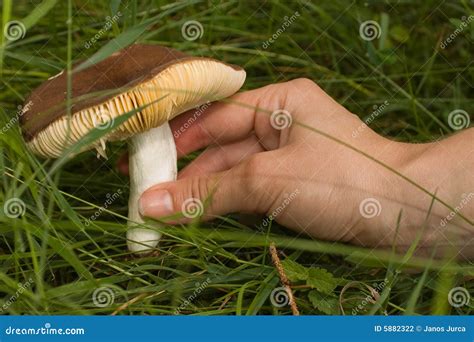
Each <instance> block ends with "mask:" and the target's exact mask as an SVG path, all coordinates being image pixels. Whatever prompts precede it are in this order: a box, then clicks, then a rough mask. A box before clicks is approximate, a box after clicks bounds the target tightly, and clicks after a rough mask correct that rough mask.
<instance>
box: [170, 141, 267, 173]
mask: <svg viewBox="0 0 474 342" xmlns="http://www.w3.org/2000/svg"><path fill="white" fill-rule="evenodd" d="M262 151H263V147H262V145H260V143H259V142H258V140H257V137H256V136H255V135H251V136H250V137H248V138H247V139H245V140H243V141H239V142H236V143H233V144H228V145H224V146H213V147H210V148H208V149H207V150H205V151H204V152H203V153H201V155H199V157H197V158H196V159H195V160H194V161H193V162H191V164H189V165H188V166H186V167H185V168H184V169H183V170H182V171H181V172H180V173H179V174H178V179H181V178H186V177H195V176H202V175H206V174H209V173H214V172H219V171H225V170H228V169H230V168H232V167H234V166H235V165H237V164H238V163H240V162H242V161H243V160H245V159H247V158H249V157H250V156H252V155H254V154H255V153H259V152H262Z"/></svg>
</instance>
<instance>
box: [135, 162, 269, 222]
mask: <svg viewBox="0 0 474 342" xmlns="http://www.w3.org/2000/svg"><path fill="white" fill-rule="evenodd" d="M257 156H259V155H255V156H254V157H251V158H249V159H248V160H246V161H245V162H243V163H241V164H239V165H237V166H235V167H234V168H232V169H231V170H228V171H223V172H219V173H214V174H208V175H201V176H195V177H187V178H181V179H179V180H177V181H175V182H168V183H162V184H159V185H156V186H154V187H152V188H150V189H148V190H147V191H145V192H144V193H143V195H142V196H141V198H140V212H141V214H142V215H143V216H146V217H151V218H156V219H164V220H166V218H167V217H169V216H171V215H177V214H178V215H179V214H180V213H181V214H182V217H184V219H183V220H184V221H187V220H190V219H193V218H196V217H197V216H201V215H202V216H203V217H204V218H212V217H215V216H216V215H224V214H227V213H231V212H254V213H264V212H266V211H267V210H268V206H269V205H270V203H271V202H272V201H271V199H269V198H268V197H269V196H270V194H269V193H268V192H267V191H266V188H267V187H266V185H265V183H267V180H266V178H265V177H258V176H257V174H258V172H256V170H258V167H259V166H258V165H259V164H260V162H259V161H258V160H259V158H258V157H257ZM172 221H173V222H176V217H174V219H172ZM179 221H182V220H179Z"/></svg>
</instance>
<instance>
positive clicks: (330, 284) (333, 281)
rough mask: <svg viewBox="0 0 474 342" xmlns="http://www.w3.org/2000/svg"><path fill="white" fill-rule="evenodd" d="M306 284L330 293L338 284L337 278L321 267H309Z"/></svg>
mask: <svg viewBox="0 0 474 342" xmlns="http://www.w3.org/2000/svg"><path fill="white" fill-rule="evenodd" d="M306 284H308V285H309V286H311V287H312V288H315V289H317V290H319V291H321V292H322V293H326V294H331V293H332V292H333V291H334V289H335V288H336V286H337V285H338V284H339V281H338V280H337V278H334V276H333V275H332V274H331V273H329V272H328V271H327V270H325V269H323V268H319V267H316V268H310V269H309V271H308V279H307V280H306Z"/></svg>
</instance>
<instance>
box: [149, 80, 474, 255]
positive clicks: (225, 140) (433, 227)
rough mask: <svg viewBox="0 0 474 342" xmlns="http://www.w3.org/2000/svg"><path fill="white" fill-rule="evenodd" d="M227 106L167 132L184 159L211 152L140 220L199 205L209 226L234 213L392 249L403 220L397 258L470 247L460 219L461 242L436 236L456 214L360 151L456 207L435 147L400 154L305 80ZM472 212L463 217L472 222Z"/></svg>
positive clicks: (158, 194) (154, 196)
mask: <svg viewBox="0 0 474 342" xmlns="http://www.w3.org/2000/svg"><path fill="white" fill-rule="evenodd" d="M230 101H231V102H226V103H213V104H211V105H210V107H209V108H208V109H206V110H205V112H204V113H203V114H202V115H199V116H198V117H196V114H195V111H190V112H188V113H185V114H183V115H181V116H179V117H177V118H176V119H174V120H173V121H172V122H171V128H172V130H173V131H174V132H175V138H176V139H175V140H176V145H177V149H178V156H184V155H186V154H188V153H190V152H193V151H196V150H199V149H202V148H204V147H208V148H207V149H206V150H205V151H204V152H203V153H201V155H200V156H199V157H197V158H196V159H195V160H194V161H193V162H192V163H190V164H189V165H188V166H187V167H186V168H184V169H183V170H182V171H181V172H180V173H179V176H178V180H177V181H176V182H169V183H163V184H159V185H157V186H154V187H152V188H150V189H149V190H147V191H146V192H145V193H144V194H143V195H142V197H141V200H140V205H141V210H142V215H144V216H148V217H152V218H163V217H165V216H169V215H171V214H173V213H178V212H181V211H182V206H183V203H184V201H186V200H187V199H190V198H195V199H199V200H200V201H202V202H203V203H205V202H206V203H207V202H209V205H208V206H207V207H206V210H205V218H208V219H209V218H213V217H215V216H216V215H224V214H227V213H231V212H249V213H260V214H266V215H269V216H270V217H272V219H274V220H276V221H277V222H278V223H280V224H282V225H284V226H286V227H289V228H292V229H294V230H296V231H299V232H304V233H306V234H309V235H311V236H313V237H316V238H319V239H324V240H332V241H345V242H351V243H354V244H358V245H363V246H371V247H388V246H391V245H392V243H393V242H394V238H395V231H396V227H397V221H398V219H399V216H400V222H399V229H398V234H397V239H396V242H395V245H396V246H397V248H400V249H406V248H408V247H409V246H410V244H411V243H412V242H413V241H414V239H415V238H416V237H417V235H418V234H419V233H420V232H422V234H421V240H420V246H421V247H420V248H421V250H422V251H423V250H425V251H426V252H429V253H431V252H430V251H431V247H432V246H434V245H435V244H440V245H446V244H455V245H456V244H457V248H458V249H459V251H460V250H461V249H462V247H463V245H462V244H463V242H460V241H462V240H464V243H465V240H466V238H465V236H466V234H467V235H468V236H471V237H472V225H469V224H466V222H464V221H463V220H459V219H458V218H457V217H456V218H455V219H453V220H452V221H450V222H449V223H450V224H451V223H452V224H454V225H455V226H456V227H457V228H459V230H460V232H458V233H457V235H456V234H455V236H454V237H453V236H452V235H450V236H449V237H448V235H447V234H446V231H444V232H439V229H438V228H439V226H440V222H441V220H442V219H443V218H444V217H446V216H447V215H448V214H449V213H450V209H448V208H446V207H445V206H444V205H442V204H440V203H439V202H437V201H435V203H434V205H433V208H431V210H430V204H431V202H432V200H433V199H432V197H431V196H430V195H428V194H426V193H425V192H423V191H422V190H420V189H419V188H417V187H416V186H414V185H413V184H410V183H409V182H407V181H406V180H404V179H403V178H401V177H400V176H399V175H397V174H395V173H394V172H393V171H392V170H390V169H388V168H387V167H384V166H382V165H380V164H379V163H377V162H375V161H373V160H371V159H369V158H367V156H364V155H363V154H361V153H360V152H358V151H356V150H359V151H361V152H363V153H365V154H367V155H369V156H371V157H372V158H374V159H376V160H378V161H380V162H381V163H383V164H385V165H386V166H388V167H389V168H392V169H394V170H396V171H398V172H400V173H401V174H403V175H405V176H407V177H409V178H414V179H413V180H414V181H415V182H418V184H420V185H421V186H423V187H425V188H426V189H427V190H428V191H430V192H435V191H437V193H436V195H437V196H438V197H440V198H443V199H444V200H446V202H448V203H450V204H452V205H453V206H456V204H457V203H459V201H460V200H461V193H463V192H467V191H462V190H461V189H460V188H459V189H458V188H457V187H454V186H452V185H450V184H449V183H447V182H444V183H440V182H439V178H438V177H442V176H443V174H444V171H442V170H441V171H440V170H436V169H434V170H433V171H431V172H432V173H433V174H427V172H428V171H430V170H431V169H432V168H431V166H433V164H436V163H438V162H439V160H437V157H436V155H438V154H439V153H438V152H439V151H437V150H436V146H435V145H436V144H435V145H433V144H403V143H399V142H395V141H392V140H389V139H386V138H384V137H381V136H379V135H378V134H376V133H375V132H373V131H372V130H371V129H370V128H369V127H367V126H366V125H365V124H364V123H363V122H362V121H361V120H360V119H359V118H358V117H357V116H356V115H354V114H352V113H350V112H349V111H347V110H346V109H345V108H344V107H342V106H341V105H339V104H338V103H337V102H335V101H334V100H333V99H332V98H331V97H330V96H328V95H327V94H326V93H325V92H324V91H323V90H321V89H320V88H319V87H318V86H317V85H316V84H315V83H313V82H312V81H310V80H307V79H297V80H294V81H290V82H287V83H282V84H274V85H269V86H266V87H263V88H260V89H256V90H252V91H248V92H244V93H240V94H237V95H235V96H233V97H232V98H231V99H230ZM276 110H284V111H285V112H283V113H286V114H281V116H280V119H281V120H280V121H279V120H278V119H275V117H273V119H272V117H271V113H272V112H274V111H276ZM280 113H282V112H280ZM288 114H289V115H290V117H291V120H292V123H291V125H289V127H287V128H284V129H282V130H280V129H276V128H279V127H278V125H279V124H282V125H284V124H285V122H286V121H285V119H290V117H288V116H285V115H288ZM275 115H276V114H275ZM194 120H195V121H194ZM190 122H192V123H190ZM312 128H314V129H316V130H317V132H316V131H314V129H312ZM321 132H322V133H323V134H321ZM178 133H179V134H178ZM329 137H332V138H333V139H330V138H329ZM336 140H338V141H336ZM447 140H449V139H447ZM471 140H472V138H471ZM341 141H342V142H344V143H346V144H347V145H350V146H352V147H353V148H350V147H349V146H347V145H344V144H341ZM451 144H452V142H451ZM354 149H356V150H354ZM446 158H448V157H446ZM434 171H436V172H434ZM446 172H447V173H448V174H449V172H451V173H452V171H446ZM451 176H453V175H452V174H451ZM471 189H472V188H471ZM473 197H474V194H473ZM473 205H474V201H473V203H472V205H469V206H466V207H465V208H463V210H462V211H463V212H469V213H472V208H473ZM428 212H429V215H428ZM427 216H429V218H428V220H427V219H426V218H427ZM425 221H426V223H427V228H425V230H424V231H422V228H423V226H424V224H425ZM466 230H467V233H466ZM459 251H457V252H459ZM457 252H456V253H457Z"/></svg>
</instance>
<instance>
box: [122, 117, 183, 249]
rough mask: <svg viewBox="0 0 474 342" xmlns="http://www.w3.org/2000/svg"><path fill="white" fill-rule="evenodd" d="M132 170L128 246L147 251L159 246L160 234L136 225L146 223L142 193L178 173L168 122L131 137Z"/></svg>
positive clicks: (171, 179) (130, 169) (130, 167)
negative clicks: (141, 207)
mask: <svg viewBox="0 0 474 342" xmlns="http://www.w3.org/2000/svg"><path fill="white" fill-rule="evenodd" d="M129 173H130V198H129V201H128V219H129V221H128V226H129V229H128V231H127V240H128V242H127V243H128V248H129V250H130V251H131V252H134V253H146V252H149V251H150V249H152V248H154V247H156V245H157V244H158V240H159V239H160V237H161V233H160V232H159V231H157V230H152V229H146V228H143V227H137V225H139V224H141V223H144V220H143V217H142V216H141V215H140V211H139V199H140V196H141V195H142V193H143V192H144V191H145V190H146V189H148V188H149V187H151V186H153V185H156V184H159V183H163V182H168V181H173V180H176V174H177V157H176V145H175V143H174V139H173V133H172V132H171V129H170V126H169V124H168V123H167V122H166V123H165V124H163V125H162V126H160V127H157V128H152V129H150V130H149V131H146V132H143V133H138V134H136V135H135V136H134V137H132V138H130V140H129ZM156 228H159V224H156Z"/></svg>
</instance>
